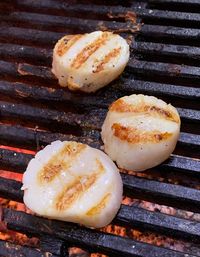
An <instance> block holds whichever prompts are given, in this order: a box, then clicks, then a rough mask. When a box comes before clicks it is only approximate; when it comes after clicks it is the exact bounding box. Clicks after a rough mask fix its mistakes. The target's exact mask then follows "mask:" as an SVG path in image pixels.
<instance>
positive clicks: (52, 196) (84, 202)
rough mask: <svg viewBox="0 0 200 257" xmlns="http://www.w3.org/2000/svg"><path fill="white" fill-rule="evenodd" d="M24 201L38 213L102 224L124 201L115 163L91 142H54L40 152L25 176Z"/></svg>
mask: <svg viewBox="0 0 200 257" xmlns="http://www.w3.org/2000/svg"><path fill="white" fill-rule="evenodd" d="M22 189H23V190H24V203H25V205H26V206H27V207H28V208H29V209H31V210H32V211H33V212H35V213H36V214H38V215H41V216H45V217H48V218H53V219H58V220H64V221H70V222H76V223H81V224H83V225H85V226H88V227H103V226H105V225H107V224H108V223H110V222H111V221H112V219H113V218H114V217H115V215H116V213H117V211H118V209H119V207H120V204H121V200H122V180H121V176H120V174H119V172H118V169H117V167H116V165H115V164H114V163H113V162H112V160H111V159H110V158H109V157H108V156H107V155H106V154H105V153H103V152H102V151H100V150H97V149H94V148H91V147H89V146H88V145H85V144H81V143H76V142H71V141H65V142H61V141H55V142H53V143H51V145H48V146H46V147H45V148H44V149H43V150H41V151H39V152H38V153H37V154H36V156H35V158H34V159H32V160H31V161H30V163H29V165H28V167H27V170H26V172H25V173H24V176H23V187H22Z"/></svg>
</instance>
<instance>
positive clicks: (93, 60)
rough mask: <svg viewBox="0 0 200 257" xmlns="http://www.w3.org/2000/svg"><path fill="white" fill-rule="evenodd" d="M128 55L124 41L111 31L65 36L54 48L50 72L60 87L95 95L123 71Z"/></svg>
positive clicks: (127, 48)
mask: <svg viewBox="0 0 200 257" xmlns="http://www.w3.org/2000/svg"><path fill="white" fill-rule="evenodd" d="M129 55H130V51H129V45H128V44H127V42H126V40H125V39H124V38H122V37H121V36H119V35H117V34H113V33H112V32H102V31H95V32H92V33H87V34H80V35H68V36H65V37H63V38H61V39H60V40H59V41H58V42H57V43H56V45H55V47H54V51H53V63H52V72H53V73H54V75H55V76H56V77H57V78H58V81H59V84H60V85H61V86H62V87H68V88H69V89H71V90H81V91H84V92H88V93H90V92H95V91H96V90H98V89H100V88H102V87H104V86H106V85H107V84H109V83H110V82H111V81H112V80H114V79H116V78H117V77H118V76H119V75H120V74H121V73H122V72H123V70H124V68H125V66H126V64H127V62H128V60H129Z"/></svg>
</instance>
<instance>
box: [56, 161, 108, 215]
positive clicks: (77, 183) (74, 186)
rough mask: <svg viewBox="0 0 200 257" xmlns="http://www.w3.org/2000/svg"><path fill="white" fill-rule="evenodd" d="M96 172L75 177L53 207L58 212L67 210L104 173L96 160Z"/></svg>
mask: <svg viewBox="0 0 200 257" xmlns="http://www.w3.org/2000/svg"><path fill="white" fill-rule="evenodd" d="M96 163H97V170H96V171H95V172H93V173H92V172H91V173H90V174H89V175H84V176H77V177H76V179H75V180H74V181H73V182H72V183H71V184H70V185H69V184H68V185H67V186H66V187H65V188H64V189H63V191H62V192H61V193H60V194H59V195H58V196H57V197H56V199H55V207H56V209H57V210H59V211H63V210H66V209H68V208H69V207H70V206H71V205H72V204H73V203H74V202H75V201H76V200H78V199H79V198H80V197H81V196H83V195H84V194H85V193H86V192H87V190H89V188H90V187H91V186H93V185H94V184H95V183H96V182H97V180H98V179H99V178H100V177H101V175H102V174H103V173H104V172H105V169H104V166H103V164H102V163H101V162H100V160H98V159H96Z"/></svg>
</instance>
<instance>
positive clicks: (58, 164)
mask: <svg viewBox="0 0 200 257" xmlns="http://www.w3.org/2000/svg"><path fill="white" fill-rule="evenodd" d="M85 148H86V145H84V144H80V143H75V142H71V143H70V144H66V145H65V146H64V147H63V148H62V149H61V150H60V151H59V152H58V153H57V154H55V155H54V156H52V158H51V159H50V160H49V161H48V163H46V164H45V165H44V167H43V168H42V169H41V171H40V172H39V173H38V181H39V183H46V184H47V183H50V182H52V181H53V180H54V179H55V178H56V177H57V176H58V175H59V174H60V172H61V171H62V170H66V169H68V168H69V167H70V166H71V164H72V162H73V161H74V160H75V159H76V158H77V157H78V156H79V155H80V153H81V152H82V151H83V150H84V149H85ZM66 156H68V157H70V161H69V159H68V158H65V157H66Z"/></svg>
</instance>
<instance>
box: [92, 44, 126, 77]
mask: <svg viewBox="0 0 200 257" xmlns="http://www.w3.org/2000/svg"><path fill="white" fill-rule="evenodd" d="M120 50H121V47H119V48H115V49H113V50H112V51H111V52H110V53H108V54H107V55H105V56H104V58H103V60H101V61H100V63H99V64H98V65H97V67H96V69H95V70H94V73H97V72H100V71H102V70H103V69H104V65H106V63H108V62H109V61H110V60H111V59H112V58H115V57H117V56H118V55H119V53H120Z"/></svg>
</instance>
